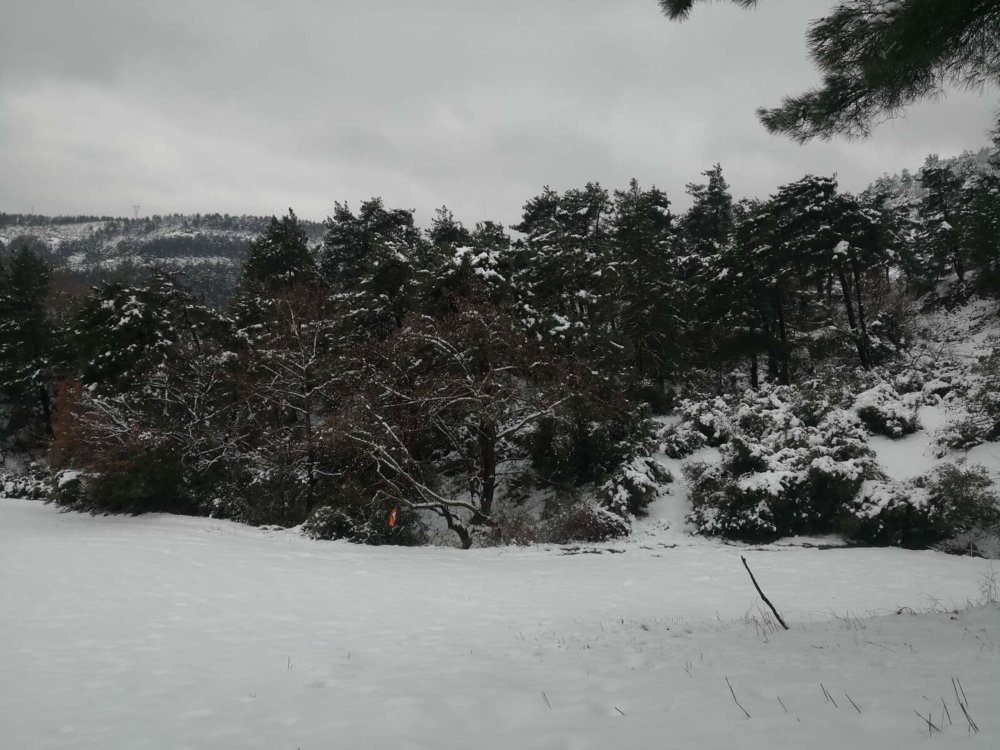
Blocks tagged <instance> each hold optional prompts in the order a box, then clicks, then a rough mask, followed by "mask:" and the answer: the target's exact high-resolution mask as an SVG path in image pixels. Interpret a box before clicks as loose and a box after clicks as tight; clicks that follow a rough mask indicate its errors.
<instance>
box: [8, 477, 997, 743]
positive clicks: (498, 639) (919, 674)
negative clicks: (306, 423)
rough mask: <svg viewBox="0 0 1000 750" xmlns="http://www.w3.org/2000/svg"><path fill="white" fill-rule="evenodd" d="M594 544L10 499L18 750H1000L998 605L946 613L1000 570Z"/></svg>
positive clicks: (935, 560) (646, 534) (697, 543)
mask: <svg viewBox="0 0 1000 750" xmlns="http://www.w3.org/2000/svg"><path fill="white" fill-rule="evenodd" d="M676 501H677V498H676V496H674V497H673V498H668V499H665V500H664V501H662V502H664V503H667V504H668V505H669V504H670V503H672V502H676ZM672 514H673V511H671V510H670V509H669V508H667V509H666V510H663V509H661V511H660V515H661V516H662V515H667V516H670V515H672ZM654 515H655V514H654ZM672 545H676V546H672ZM600 549H601V550H603V551H602V552H601V553H600V554H596V553H595V552H596V551H597V548H582V549H570V550H565V549H560V548H558V547H549V548H537V547H536V548H502V549H485V550H483V549H480V550H471V551H468V552H461V551H458V550H453V549H447V548H420V549H396V548H371V547H358V546H352V545H349V544H345V543H340V542H335V543H330V542H314V541H309V540H306V539H303V538H301V537H299V536H297V535H296V534H294V533H292V532H268V531H263V530H259V529H252V528H248V527H244V526H239V525H236V524H231V523H227V522H221V521H215V520H210V519H192V518H180V517H168V516H146V517H139V518H128V517H102V518H91V517H89V516H85V515H79V514H62V513H59V512H57V511H56V509H54V508H52V507H50V506H46V505H42V504H40V503H37V502H28V501H20V500H0V748H16V749H18V750H21V749H22V748H24V749H25V750H34V749H36V748H95V749H97V748H99V749H100V750H112V749H115V748H123V749H124V748H127V749H128V750H138V749H140V748H164V749H166V748H170V749H172V750H173V749H180V748H199V749H201V748H234V749H235V748H268V749H272V748H289V749H291V750H294V749H295V748H301V749H302V750H307V749H308V750H312V749H313V748H324V749H327V748H392V749H393V750H399V749H402V748H479V749H482V750H491V749H493V748H519V749H520V748H580V749H583V748H595V749H597V748H601V749H604V748H610V747H617V748H653V747H678V748H686V747H698V748H730V747H746V748H775V747H806V746H808V747H810V748H813V749H814V750H825V749H826V748H842V747H845V746H846V747H850V748H852V750H853V749H856V748H903V747H907V748H909V747H914V746H920V745H922V744H923V743H925V742H926V743H934V744H932V745H930V746H946V747H969V748H993V747H997V746H998V742H1000V712H997V710H996V707H997V706H998V705H1000V610H998V608H997V607H996V606H989V607H985V608H979V609H972V610H964V609H963V611H960V612H957V613H952V612H950V611H949V610H951V609H953V608H963V607H965V605H966V604H967V603H968V602H969V601H970V600H976V599H978V598H979V597H980V584H981V583H982V582H983V581H984V580H986V578H985V577H986V576H988V575H989V574H990V571H991V570H992V568H991V564H990V563H989V562H987V561H984V560H979V559H973V558H959V557H949V556H945V555H942V554H939V553H935V552H910V551H904V550H897V549H850V550H848V549H816V548H803V547H779V546H768V547H761V548H748V547H739V546H728V545H724V544H721V543H718V542H714V541H709V540H704V539H693V538H690V537H686V536H683V535H681V534H680V533H679V532H678V531H677V530H676V529H673V530H668V529H665V528H664V524H663V520H662V519H661V520H659V521H658V520H656V519H653V520H650V521H648V522H646V526H645V527H644V528H641V529H640V530H639V533H638V534H637V536H636V538H635V539H633V540H630V541H628V542H624V543H620V544H613V545H607V546H603V547H601V548H600ZM741 554H744V555H746V557H747V559H748V561H749V563H750V565H751V566H752V568H753V569H754V572H755V573H756V575H757V577H758V579H759V581H760V583H761V585H762V586H763V587H764V590H765V592H766V593H767V594H768V595H769V596H770V598H771V599H772V600H773V601H774V603H775V604H776V605H777V606H778V608H779V609H780V610H781V612H782V613H783V614H784V616H785V618H786V619H787V620H788V621H789V623H790V624H791V631H789V632H780V631H775V629H774V628H773V627H772V625H771V624H770V623H771V620H770V618H769V617H766V616H765V615H764V614H763V610H762V609H761V606H760V605H759V600H758V598H757V596H756V593H755V592H754V590H753V588H752V585H751V584H750V581H749V578H748V577H747V575H746V572H745V571H744V570H743V568H742V567H741V563H740V555H741ZM998 574H1000V571H998ZM927 609H935V610H938V613H937V614H914V612H917V613H919V612H922V611H925V610H927ZM953 677H954V678H957V680H958V681H960V683H961V687H962V688H964V692H965V696H966V700H965V701H964V702H965V703H966V705H967V708H968V711H969V713H970V715H971V717H972V719H973V720H974V721H975V722H976V723H977V725H978V727H979V729H980V730H981V731H980V733H979V734H970V730H969V728H968V722H967V721H966V719H965V717H964V716H963V715H962V713H961V709H960V708H959V706H958V702H957V699H956V695H955V691H956V688H957V686H958V682H956V683H954V684H953V683H952V678H953ZM727 680H728V684H727ZM730 685H731V686H732V691H733V693H731V692H730V687H729V686H730ZM825 693H828V694H829V697H827V695H826V694H825ZM734 694H735V697H736V698H737V699H738V700H739V702H740V703H741V704H742V706H743V708H744V709H745V710H746V712H747V713H749V714H750V718H747V717H746V716H745V715H744V713H743V710H742V709H741V708H740V707H739V706H737V704H736V702H735V701H734ZM848 696H849V697H848ZM852 701H853V704H856V706H857V708H855V707H854V705H852ZM946 708H947V713H946V710H945V709H946ZM915 712H918V713H921V714H923V716H925V717H926V716H928V715H930V718H931V721H932V722H933V724H934V726H936V727H939V728H941V729H942V730H943V732H942V733H937V732H934V734H933V737H930V738H929V737H928V731H929V730H928V726H927V723H926V722H925V721H924V720H922V719H921V718H918V717H917V716H916V714H915ZM948 714H950V721H949V718H948ZM930 731H932V732H933V730H930Z"/></svg>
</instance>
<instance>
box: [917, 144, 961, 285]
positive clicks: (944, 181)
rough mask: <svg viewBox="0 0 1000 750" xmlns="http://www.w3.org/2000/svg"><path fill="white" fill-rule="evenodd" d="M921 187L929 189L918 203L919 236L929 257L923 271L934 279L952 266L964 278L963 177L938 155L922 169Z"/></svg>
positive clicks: (959, 277) (930, 157) (931, 158)
mask: <svg viewBox="0 0 1000 750" xmlns="http://www.w3.org/2000/svg"><path fill="white" fill-rule="evenodd" d="M920 186H921V187H922V188H923V189H924V190H925V191H926V193H925V195H924V197H923V199H922V200H921V201H920V206H919V212H920V219H921V228H920V232H919V235H918V242H919V243H920V244H921V245H922V246H923V251H924V253H925V258H926V266H925V271H924V272H925V274H927V276H928V277H929V279H930V280H933V279H936V278H937V277H939V276H941V275H942V274H943V273H944V272H945V269H947V268H951V270H953V271H954V272H955V275H956V276H957V277H958V279H959V281H963V280H964V279H965V270H966V261H965V258H964V253H963V251H962V246H961V235H962V227H961V204H962V179H961V178H960V177H959V176H958V175H956V174H955V172H954V170H952V168H951V167H950V166H949V165H947V164H944V163H942V162H941V160H940V159H939V158H938V157H937V156H929V157H928V158H927V161H926V162H925V163H924V166H923V168H922V169H921V170H920Z"/></svg>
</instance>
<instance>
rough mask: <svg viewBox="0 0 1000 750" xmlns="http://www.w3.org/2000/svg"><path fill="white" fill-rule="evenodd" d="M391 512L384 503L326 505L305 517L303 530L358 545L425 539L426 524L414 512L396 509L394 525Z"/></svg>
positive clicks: (316, 536)
mask: <svg viewBox="0 0 1000 750" xmlns="http://www.w3.org/2000/svg"><path fill="white" fill-rule="evenodd" d="M366 511H367V512H366ZM390 512H391V508H386V507H384V504H373V505H372V506H370V507H369V508H367V509H365V508H362V507H359V506H354V507H334V506H329V505H327V506H323V507H322V508H317V509H316V510H315V511H314V512H313V514H312V515H311V516H309V518H308V519H306V521H305V523H303V524H302V532H303V533H304V534H305V535H306V536H309V537H312V538H313V539H327V540H332V539H346V540H347V541H349V542H354V543H356V544H371V545H396V546H402V547H412V546H416V545H419V544H423V543H424V542H425V541H426V539H425V534H424V528H423V524H421V523H420V520H419V519H418V518H417V515H416V514H415V513H414V512H413V511H411V510H408V509H406V508H397V509H396V513H395V524H394V525H393V524H390V523H389V514H390Z"/></svg>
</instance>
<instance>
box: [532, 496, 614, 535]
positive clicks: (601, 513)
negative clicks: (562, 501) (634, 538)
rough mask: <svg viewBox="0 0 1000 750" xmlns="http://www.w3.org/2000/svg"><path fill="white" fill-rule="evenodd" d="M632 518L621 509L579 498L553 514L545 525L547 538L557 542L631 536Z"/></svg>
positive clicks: (544, 532)
mask: <svg viewBox="0 0 1000 750" xmlns="http://www.w3.org/2000/svg"><path fill="white" fill-rule="evenodd" d="M630 531H631V526H630V524H629V522H628V521H627V520H626V519H625V518H622V517H621V516H620V515H618V514H617V513H613V512H611V511H610V510H608V509H606V508H601V507H599V506H597V505H595V504H592V503H590V502H586V501H582V502H576V503H572V504H570V505H568V506H567V507H564V508H562V509H560V510H559V511H558V512H556V513H555V514H554V515H552V516H551V517H550V518H549V519H548V520H547V522H546V523H545V526H544V528H543V538H544V539H545V540H546V541H549V542H552V543H553V544H568V543H569V542H588V543H593V542H606V541H609V540H611V539H618V538H621V537H624V536H628V534H629V532H630Z"/></svg>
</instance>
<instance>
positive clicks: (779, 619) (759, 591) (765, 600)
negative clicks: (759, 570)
mask: <svg viewBox="0 0 1000 750" xmlns="http://www.w3.org/2000/svg"><path fill="white" fill-rule="evenodd" d="M740 559H741V560H742V561H743V567H744V568H746V569H747V573H749V574H750V580H751V581H753V586H754V588H755V589H757V593H758V594H760V598H761V599H763V600H764V604H766V605H767V606H768V607H770V608H771V611H772V612H773V613H774V616H775V617H777V618H778V622H779V623H781V627H783V628H784V629H785V630H788V626H787V625H786V624H785V621H784V620H783V619H782V617H781V615H779V614H778V610H776V609H775V608H774V605H773V604H771V600H770V599H768V598H767V597H766V596H764V592H763V591H761V590H760V585H759V584H758V583H757V579H756V578H754V575H753V571H752V570H750V566H749V565H747V559H746V558H745V557H743V555H740Z"/></svg>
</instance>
